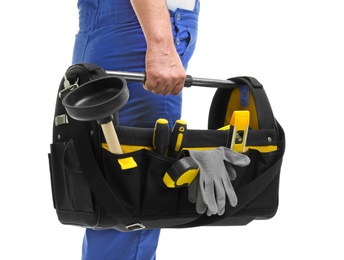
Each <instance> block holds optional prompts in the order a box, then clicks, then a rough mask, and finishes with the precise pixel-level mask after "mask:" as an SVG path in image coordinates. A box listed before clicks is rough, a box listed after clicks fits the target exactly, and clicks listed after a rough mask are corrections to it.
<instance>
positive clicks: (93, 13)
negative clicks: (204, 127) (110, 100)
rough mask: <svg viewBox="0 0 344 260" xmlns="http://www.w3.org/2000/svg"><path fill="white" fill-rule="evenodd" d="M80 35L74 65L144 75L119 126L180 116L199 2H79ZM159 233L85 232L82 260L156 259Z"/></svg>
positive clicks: (133, 85) (135, 85) (130, 85)
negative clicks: (96, 66)
mask: <svg viewBox="0 0 344 260" xmlns="http://www.w3.org/2000/svg"><path fill="white" fill-rule="evenodd" d="M78 8H79V32H78V34H77V35H76V39H75V46H74V52H73V63H79V62H89V63H94V64H97V65H99V66H101V67H103V68H104V69H105V70H121V71H133V72H144V71H145V72H146V82H145V84H144V86H143V87H142V85H141V84H140V83H137V82H128V88H129V93H130V97H129V100H128V102H127V103H126V105H125V106H124V107H123V108H122V109H121V110H120V111H119V122H120V124H121V125H127V126H137V127H151V128H152V127H153V126H154V124H155V121H156V119H158V118H165V119H167V120H168V121H169V123H170V127H172V125H173V124H174V122H175V120H177V119H180V117H181V104H182V93H181V90H182V89H183V86H184V81H185V77H186V73H185V70H186V68H187V64H188V62H189V60H190V58H191V56H192V54H193V51H194V48H195V43H196V38H197V26H198V13H199V0H183V1H181V0H167V1H166V0H78ZM159 233H160V230H159V229H156V230H142V231H134V232H125V233H121V232H118V231H116V230H102V231H95V230H92V229H86V233H85V237H84V242H83V251H82V253H83V255H82V258H83V259H84V260H90V259H95V260H102V259H119V260H121V259H128V260H129V259H130V260H131V259H136V260H138V259H143V260H149V259H155V252H156V248H157V244H158V239H159Z"/></svg>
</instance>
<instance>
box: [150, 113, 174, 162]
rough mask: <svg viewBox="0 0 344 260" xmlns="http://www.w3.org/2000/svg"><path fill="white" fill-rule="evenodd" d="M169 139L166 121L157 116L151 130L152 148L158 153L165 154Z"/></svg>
mask: <svg viewBox="0 0 344 260" xmlns="http://www.w3.org/2000/svg"><path fill="white" fill-rule="evenodd" d="M169 141H170V129H169V126H168V121H167V120H166V119H163V118H159V119H158V120H157V121H156V122H155V126H154V132H153V148H154V150H155V151H156V152H157V153H158V154H164V155H166V152H167V148H168V144H169Z"/></svg>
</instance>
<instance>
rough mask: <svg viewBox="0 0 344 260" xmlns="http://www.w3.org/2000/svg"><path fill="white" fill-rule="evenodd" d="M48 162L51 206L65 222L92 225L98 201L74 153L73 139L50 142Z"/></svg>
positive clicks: (95, 218) (94, 221)
mask: <svg viewBox="0 0 344 260" xmlns="http://www.w3.org/2000/svg"><path fill="white" fill-rule="evenodd" d="M50 151H51V152H50V154H49V159H50V160H49V163H50V175H51V186H52V194H53V201H54V208H55V209H56V211H57V214H58V217H59V220H60V221H61V222H62V223H64V224H73V225H75V224H76V225H80V226H94V225H95V224H96V222H97V216H96V215H97V204H96V202H95V199H94V196H93V194H92V192H91V190H90V187H89V185H88V183H87V180H86V178H85V177H84V175H83V173H82V171H81V168H80V165H79V161H78V159H77V156H76V152H75V149H74V145H73V141H72V140H69V141H68V142H60V143H54V144H51V146H50Z"/></svg>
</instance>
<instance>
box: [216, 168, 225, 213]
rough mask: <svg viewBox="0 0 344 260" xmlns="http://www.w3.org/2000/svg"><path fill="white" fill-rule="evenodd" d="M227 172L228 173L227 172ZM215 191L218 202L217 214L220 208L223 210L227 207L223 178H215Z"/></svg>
mask: <svg viewBox="0 0 344 260" xmlns="http://www.w3.org/2000/svg"><path fill="white" fill-rule="evenodd" d="M225 174H226V173H225ZM214 184H215V192H216V204H217V212H216V213H217V214H219V212H220V210H221V211H222V210H223V209H224V208H225V207H226V192H225V189H224V187H223V183H222V180H221V179H219V180H215V182H214Z"/></svg>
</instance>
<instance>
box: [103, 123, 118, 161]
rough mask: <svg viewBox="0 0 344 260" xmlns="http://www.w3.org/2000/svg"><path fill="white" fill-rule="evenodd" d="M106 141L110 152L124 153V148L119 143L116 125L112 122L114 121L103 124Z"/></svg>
mask: <svg viewBox="0 0 344 260" xmlns="http://www.w3.org/2000/svg"><path fill="white" fill-rule="evenodd" d="M101 127H102V130H103V133H104V136H105V140H106V143H107V145H108V147H109V150H110V152H112V153H114V154H122V153H123V152H122V148H121V145H120V143H119V140H118V137H117V134H116V130H115V127H114V125H113V123H112V121H110V122H108V123H106V124H101Z"/></svg>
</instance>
